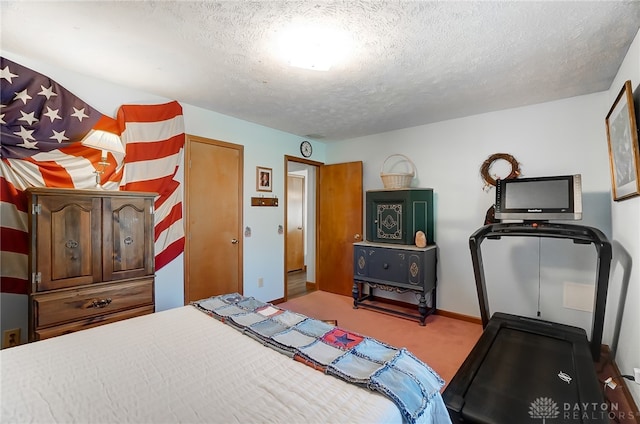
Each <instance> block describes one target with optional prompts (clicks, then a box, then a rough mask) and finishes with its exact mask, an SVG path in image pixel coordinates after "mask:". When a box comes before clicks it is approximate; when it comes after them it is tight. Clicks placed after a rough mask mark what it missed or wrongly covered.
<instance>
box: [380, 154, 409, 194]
mask: <svg viewBox="0 0 640 424" xmlns="http://www.w3.org/2000/svg"><path fill="white" fill-rule="evenodd" d="M394 156H400V157H402V158H404V160H406V161H407V162H409V163H410V164H411V169H412V171H411V173H401V172H395V173H393V172H384V166H385V165H386V163H387V161H388V160H389V159H390V158H392V157H394ZM415 175H416V166H415V165H414V163H413V162H412V161H411V159H409V158H408V157H406V156H405V155H401V154H397V153H396V154H393V155H390V156H388V157H387V158H386V159H385V160H384V162H383V163H382V169H381V170H380V178H381V179H382V185H383V186H384V188H408V187H409V186H411V180H413V177H414V176H415Z"/></svg>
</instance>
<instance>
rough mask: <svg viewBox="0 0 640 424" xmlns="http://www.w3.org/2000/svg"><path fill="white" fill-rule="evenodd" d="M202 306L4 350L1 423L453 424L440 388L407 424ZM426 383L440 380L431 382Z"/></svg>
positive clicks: (381, 400)
mask: <svg viewBox="0 0 640 424" xmlns="http://www.w3.org/2000/svg"><path fill="white" fill-rule="evenodd" d="M215 299H217V298H212V299H209V300H208V302H209V303H208V304H209V305H211V304H212V303H211V302H212V300H215ZM239 299H248V298H243V297H240V298H239ZM249 299H251V300H252V301H255V300H253V299H252V298H249ZM201 305H204V307H201ZM206 306H207V303H197V304H194V305H186V306H183V307H178V308H175V309H170V310H166V311H162V312H157V313H154V314H151V315H145V316H141V317H136V318H132V319H129V320H125V321H119V322H116V323H113V324H108V325H104V326H100V327H96V328H92V329H88V330H84V331H80V332H76V333H71V334H67V335H64V336H60V337H55V338H51V339H47V340H43V341H39V342H35V343H31V344H26V345H21V346H17V347H13V348H10V349H5V350H2V351H1V352H0V366H1V371H2V374H1V379H2V381H1V383H2V384H1V386H0V390H1V392H0V394H1V396H0V399H1V401H0V402H1V415H0V420H1V421H2V422H3V423H10V422H40V423H44V422H64V423H68V422H83V423H84V422H86V423H89V422H100V423H115V422H117V423H126V422H134V423H170V422H189V423H196V422H208V423H234V422H235V423H253V422H270V423H273V422H286V423H302V422H305V423H314V422H315V423H323V422H344V423H347V422H349V423H374V422H385V423H394V422H397V423H401V422H411V421H413V422H421V423H443V422H450V421H449V417H448V413H447V410H446V407H445V406H444V402H443V401H442V397H441V396H440V392H439V389H440V388H441V387H442V386H441V384H440V383H443V382H441V381H440V383H438V384H437V385H436V386H437V387H431V388H430V389H429V396H428V399H424V401H425V408H424V410H423V411H422V413H420V414H418V415H416V416H414V417H413V418H415V419H413V418H409V419H407V417H406V416H405V415H403V413H402V412H401V409H402V408H399V407H398V402H397V399H395V400H394V399H392V398H391V397H390V396H389V393H387V394H385V393H382V392H381V391H380V390H378V391H376V390H372V389H370V388H367V387H366V385H363V384H358V382H356V384H353V383H352V382H349V381H348V379H345V378H339V376H336V375H328V374H329V373H328V372H326V370H325V372H321V371H319V370H318V368H319V367H318V366H317V364H315V365H316V366H310V365H314V364H311V363H310V362H313V361H305V360H301V359H300V357H297V358H296V357H295V356H296V355H295V353H294V354H293V355H292V354H291V350H290V349H289V350H287V349H286V348H283V349H280V350H279V349H278V348H277V347H278V346H275V345H274V346H271V347H269V346H268V345H267V343H265V340H263V339H262V335H260V334H258V333H255V334H254V335H253V336H251V335H249V336H248V335H247V331H245V330H243V325H239V324H238V322H236V321H234V320H233V319H231V318H232V317H231V315H230V314H229V315H227V316H224V315H223V316H220V315H217V314H216V313H215V312H214V311H213V310H207V308H206ZM231 306H233V307H236V306H235V305H231ZM260 308H263V309H264V308H265V307H260ZM266 308H271V309H272V310H276V311H279V313H283V312H285V311H284V310H280V309H279V308H277V306H273V305H267V306H266ZM212 309H214V308H212ZM286 312H288V311H286ZM284 316H285V315H282V317H284ZM292 316H293V315H291V314H289V315H288V317H292ZM305 318H306V317H305ZM270 320H271V318H270ZM299 322H300V321H299V320H298V323H299ZM305 322H306V323H307V324H309V323H312V324H313V323H315V322H316V320H313V319H311V318H307V319H305ZM245 324H246V323H245ZM296 325H297V324H296ZM331 328H333V329H337V327H333V326H331ZM256 334H257V336H256ZM367 340H373V339H367ZM278 345H279V346H280V347H281V348H282V347H283V346H284V345H286V343H284V344H281V343H278ZM273 347H276V348H273ZM285 347H286V346H285ZM345 353H350V351H349V349H345ZM311 356H313V355H311ZM296 359H298V360H296ZM307 359H308V358H307ZM320 369H322V368H321V367H320ZM427 369H428V367H427ZM430 378H436V379H439V377H438V376H437V374H435V373H433V376H431V377H430ZM425 384H426V383H425ZM401 396H402V395H401ZM405 412H406V411H405Z"/></svg>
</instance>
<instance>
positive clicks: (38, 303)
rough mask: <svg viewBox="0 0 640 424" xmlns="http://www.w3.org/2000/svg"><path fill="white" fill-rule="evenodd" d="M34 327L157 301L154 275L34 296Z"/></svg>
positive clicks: (75, 319)
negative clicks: (154, 294) (143, 278)
mask: <svg viewBox="0 0 640 424" xmlns="http://www.w3.org/2000/svg"><path fill="white" fill-rule="evenodd" d="M32 302H33V310H34V311H35V313H34V327H35V328H36V329H40V328H41V327H48V326H53V325H56V324H61V323H65V322H70V321H78V320H81V319H85V318H89V317H95V316H98V315H105V314H109V313H111V312H116V311H121V310H123V309H131V308H135V307H138V306H145V305H152V304H153V278H151V279H145V280H136V281H128V282H122V283H114V284H108V285H101V286H98V287H86V288H81V289H75V290H65V291H59V292H54V293H47V294H42V295H36V296H33V298H32Z"/></svg>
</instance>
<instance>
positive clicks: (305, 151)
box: [300, 140, 313, 158]
mask: <svg viewBox="0 0 640 424" xmlns="http://www.w3.org/2000/svg"><path fill="white" fill-rule="evenodd" d="M312 152H313V148H312V147H311V143H309V142H308V141H306V140H305V141H303V142H302V143H300V153H302V156H304V157H305V158H308V157H310V156H311V153H312Z"/></svg>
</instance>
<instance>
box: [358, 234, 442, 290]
mask: <svg viewBox="0 0 640 424" xmlns="http://www.w3.org/2000/svg"><path fill="white" fill-rule="evenodd" d="M353 260H354V267H353V268H354V279H355V280H357V281H363V282H368V283H377V284H384V285H387V286H393V287H398V288H401V289H408V290H413V291H423V292H427V291H428V290H431V289H433V288H434V287H435V281H436V247H435V245H432V246H429V247H426V248H417V247H405V248H401V247H397V246H389V245H386V246H384V245H381V244H380V243H369V242H361V243H355V244H354V255H353Z"/></svg>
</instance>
